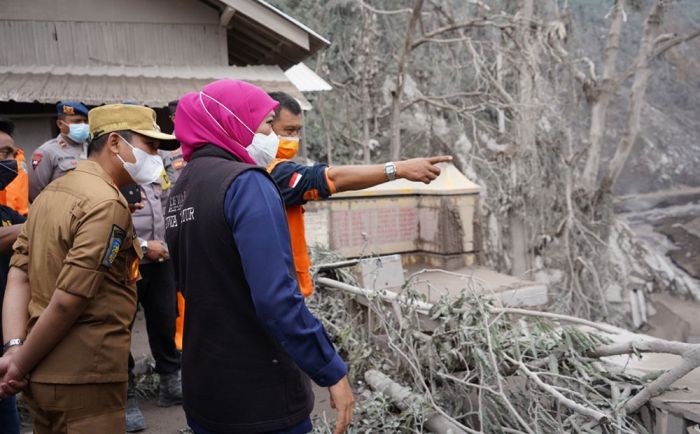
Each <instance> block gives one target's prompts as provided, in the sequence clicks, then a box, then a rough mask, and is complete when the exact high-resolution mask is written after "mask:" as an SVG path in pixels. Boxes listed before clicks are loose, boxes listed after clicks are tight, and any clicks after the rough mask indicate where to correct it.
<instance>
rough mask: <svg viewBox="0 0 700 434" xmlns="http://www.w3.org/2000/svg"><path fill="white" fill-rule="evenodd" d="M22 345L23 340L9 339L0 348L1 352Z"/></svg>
mask: <svg viewBox="0 0 700 434" xmlns="http://www.w3.org/2000/svg"><path fill="white" fill-rule="evenodd" d="M23 343H24V339H20V338H15V339H10V340H9V341H7V342H6V343H5V345H3V346H2V350H3V351H7V350H9V349H10V348H12V347H14V346H17V345H22V344H23Z"/></svg>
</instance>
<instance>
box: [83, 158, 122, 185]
mask: <svg viewBox="0 0 700 434" xmlns="http://www.w3.org/2000/svg"><path fill="white" fill-rule="evenodd" d="M75 171H76V172H85V173H89V174H91V175H95V176H98V177H100V178H102V179H103V180H104V182H106V183H107V184H109V185H112V186H114V181H113V180H112V177H111V176H109V175H108V174H107V172H106V171H105V170H104V169H103V168H102V166H100V163H98V162H97V161H92V160H80V161H78V165H77V166H76V168H75ZM115 188H116V186H115Z"/></svg>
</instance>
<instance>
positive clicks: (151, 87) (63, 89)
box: [0, 65, 311, 109]
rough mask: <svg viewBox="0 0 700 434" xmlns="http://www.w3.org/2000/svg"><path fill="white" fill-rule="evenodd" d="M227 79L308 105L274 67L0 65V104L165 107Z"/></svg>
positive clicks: (279, 70)
mask: <svg viewBox="0 0 700 434" xmlns="http://www.w3.org/2000/svg"><path fill="white" fill-rule="evenodd" d="M225 78H233V79H238V80H244V81H248V82H250V83H253V84H255V85H257V86H259V87H261V88H263V89H264V90H266V91H268V92H273V91H282V92H286V93H289V94H290V95H292V96H294V97H295V98H296V99H297V100H299V102H300V103H301V104H302V106H303V107H304V108H305V109H309V108H311V105H310V104H309V102H308V101H307V100H306V98H304V96H303V95H302V94H301V92H299V90H298V89H297V88H296V87H295V86H294V85H293V84H292V83H291V82H290V81H289V80H288V79H287V77H286V76H285V75H284V73H283V72H282V70H281V69H280V68H279V67H277V66H269V65H258V66H246V67H235V66H230V67H226V66H215V67H175V66H171V67H150V66H144V67H133V66H99V67H88V66H84V67H63V66H33V67H32V66H0V101H16V102H40V103H55V102H56V101H59V100H76V101H82V102H83V103H85V104H88V105H100V104H105V103H115V102H121V101H124V100H130V101H136V102H139V103H142V104H146V105H148V106H151V107H165V106H167V104H168V102H169V101H172V100H175V99H178V98H179V97H180V96H182V95H183V94H185V93H187V92H192V91H196V90H199V89H201V88H202V87H203V86H204V85H206V84H207V83H210V82H212V81H214V80H220V79H225Z"/></svg>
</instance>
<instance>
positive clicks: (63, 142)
mask: <svg viewBox="0 0 700 434" xmlns="http://www.w3.org/2000/svg"><path fill="white" fill-rule="evenodd" d="M56 140H58V145H59V146H60V147H62V148H65V147H67V146H72V147H74V148H77V147H78V146H82V143H75V142H74V141H72V140H71V139H70V137H67V136H64V135H63V134H61V133H58V137H56Z"/></svg>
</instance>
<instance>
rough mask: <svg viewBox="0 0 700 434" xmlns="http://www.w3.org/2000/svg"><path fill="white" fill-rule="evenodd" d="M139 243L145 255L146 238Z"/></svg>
mask: <svg viewBox="0 0 700 434" xmlns="http://www.w3.org/2000/svg"><path fill="white" fill-rule="evenodd" d="M139 245H140V246H141V252H143V254H144V255H145V254H146V253H148V241H146V240H141V242H140V243H139Z"/></svg>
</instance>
